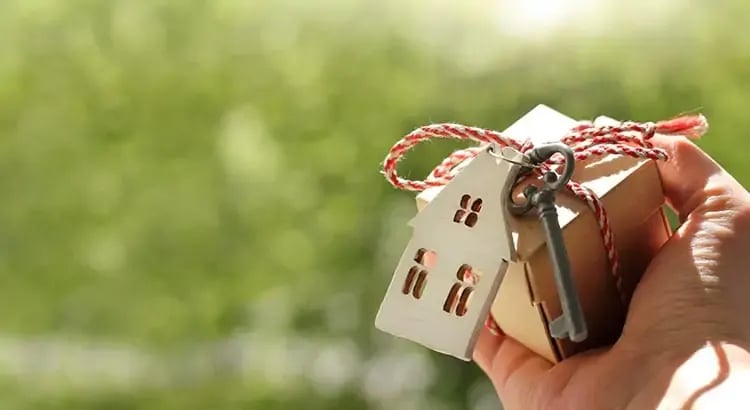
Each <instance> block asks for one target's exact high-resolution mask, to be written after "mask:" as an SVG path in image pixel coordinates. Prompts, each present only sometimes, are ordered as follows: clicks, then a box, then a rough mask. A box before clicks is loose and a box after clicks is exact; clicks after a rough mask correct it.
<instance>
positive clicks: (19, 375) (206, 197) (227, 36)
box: [0, 0, 750, 410]
mask: <svg viewBox="0 0 750 410" xmlns="http://www.w3.org/2000/svg"><path fill="white" fill-rule="evenodd" d="M748 21H750V3H748V2H746V1H742V0H735V1H687V0H669V1H658V2H656V1H651V0H631V1H628V2H615V1H614V0H612V1H599V2H594V1H586V0H565V1H551V0H549V1H545V0H533V1H532V0H525V1H523V0H502V1H497V0H493V1H490V0H462V1H454V2H448V1H437V0H433V1H428V0H408V1H407V0H399V1H396V0H359V1H344V0H338V1H336V0H307V1H302V0H298V1H292V0H277V1H262V0H247V1H241V0H214V1H210V0H202V1H200V0H183V1H178V0H173V1H166V0H151V1H136V0H119V1H118V0H112V1H107V0H67V1H62V0H60V1H54V0H4V1H2V2H0V167H1V168H0V169H1V171H0V192H2V200H0V246H1V247H0V252H2V253H1V257H0V307H2V314H1V315H0V408H2V409H18V410H24V409H39V410H42V409H44V410H53V409H54V410H57V409H118V410H120V409H122V410H125V409H158V410H172V409H175V410H176V409H180V410H182V409H298V408H302V409H339V408H340V409H395V410H400V409H438V410H440V409H472V410H489V409H493V408H498V406H499V402H498V400H497V398H496V397H495V395H494V392H493V390H492V387H491V385H490V384H489V383H488V382H487V381H486V380H485V378H484V377H483V376H482V375H481V374H480V372H479V371H478V370H477V368H476V366H475V365H474V364H472V363H463V362H460V361H458V360H454V359H451V358H448V357H445V356H442V355H439V354H437V353H433V352H429V351H427V350H426V349H422V348H420V347H418V346H415V345H413V344H411V343H408V342H405V341H402V340H397V339H395V338H393V337H390V336H388V335H385V334H382V333H380V332H378V331H376V330H375V329H374V327H373V320H374V315H375V313H376V311H377V308H378V305H379V303H380V299H381V297H382V295H383V292H384V291H385V288H386V286H387V285H388V281H389V280H390V275H391V272H392V269H393V268H394V267H395V263H396V261H397V258H398V256H399V254H400V252H401V249H402V247H403V246H404V245H405V243H406V241H407V239H408V236H409V230H408V227H407V225H406V222H407V220H408V218H409V217H410V216H411V215H413V213H414V211H415V208H414V199H413V195H412V194H410V193H407V192H401V191H396V190H395V189H393V188H392V187H391V186H390V185H388V184H387V183H386V181H385V180H384V179H383V178H382V176H381V175H380V173H379V172H380V166H381V161H382V159H383V158H384V156H385V154H386V152H387V150H388V149H389V148H390V146H391V145H392V144H393V143H394V142H395V141H396V140H397V139H398V138H400V137H401V136H402V135H404V134H405V133H407V132H409V131H411V130H412V129H414V128H417V127H419V126H421V125H426V124H429V123H433V122H446V121H451V122H459V123H463V124H470V125H477V126H482V127H487V128H495V129H503V128H505V127H506V126H507V125H509V124H510V123H511V122H513V121H514V120H515V119H517V118H518V117H519V116H521V115H522V114H523V113H525V112H526V111H528V110H529V109H531V108H532V107H533V106H535V105H536V104H539V103H544V104H548V105H550V106H552V107H554V108H556V109H558V110H560V111H562V112H564V113H566V114H567V115H569V116H573V117H576V118H580V119H592V118H594V117H596V116H598V115H600V114H606V115H608V116H611V117H615V118H619V119H632V120H638V121H649V120H659V119H664V118H668V117H671V116H673V115H675V114H678V113H680V112H683V111H691V110H695V109H697V108H701V110H702V111H703V112H704V113H705V114H706V115H707V117H708V119H709V121H710V123H711V131H710V133H709V134H708V135H707V136H706V137H705V138H704V139H703V140H702V141H701V142H700V144H701V145H702V146H703V147H705V149H706V150H707V151H709V152H710V153H711V154H712V155H713V156H714V157H716V158H717V159H718V160H719V161H720V162H721V163H722V164H723V165H724V166H725V167H726V168H727V169H728V170H729V171H730V172H732V173H733V174H734V175H735V176H736V177H737V178H738V179H740V180H741V181H742V182H743V183H744V184H746V185H747V184H748V183H750V165H748V164H749V162H748V161H747V160H746V155H747V152H746V151H745V149H748V148H750V142H748V136H747V133H746V130H747V129H748V128H750V115H748V114H747V111H748V106H747V104H746V101H747V99H748V96H750V35H748ZM458 146H460V145H459V144H451V143H449V142H440V143H434V144H427V146H424V147H420V148H418V149H417V150H416V151H415V152H414V153H412V154H411V155H410V156H409V160H408V161H407V162H406V163H404V164H403V166H402V167H401V168H400V170H401V173H402V174H403V175H405V176H408V177H412V178H422V177H423V176H424V175H425V174H426V173H427V172H428V171H429V170H430V169H431V167H432V166H433V165H434V164H436V163H437V162H438V161H439V160H440V159H442V158H443V156H445V155H446V154H447V153H449V152H450V151H451V150H452V149H455V148H456V147H458Z"/></svg>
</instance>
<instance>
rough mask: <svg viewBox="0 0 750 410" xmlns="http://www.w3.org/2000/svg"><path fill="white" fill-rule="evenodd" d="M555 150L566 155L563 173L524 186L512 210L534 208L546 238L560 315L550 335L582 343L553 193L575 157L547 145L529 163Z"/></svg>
mask: <svg viewBox="0 0 750 410" xmlns="http://www.w3.org/2000/svg"><path fill="white" fill-rule="evenodd" d="M556 153H560V154H562V155H563V156H565V168H564V169H563V171H562V175H560V176H558V175H557V174H556V173H555V172H553V171H549V172H547V173H546V174H545V175H544V185H543V186H542V187H541V188H537V187H534V186H528V187H526V189H525V190H524V196H525V197H526V198H527V202H526V203H525V204H521V205H518V204H515V203H514V202H511V212H512V213H514V214H516V215H519V214H523V213H526V212H527V211H529V210H531V209H532V208H536V210H537V215H538V218H539V220H540V221H541V223H542V227H543V229H544V232H545V236H546V239H547V249H548V250H549V257H550V261H551V263H552V267H553V270H554V274H555V282H556V284H557V293H558V295H559V298H560V305H561V308H562V315H560V316H559V317H557V318H556V319H554V320H553V321H552V322H551V323H550V325H549V331H550V334H551V335H552V337H554V338H556V339H562V338H565V337H567V338H569V339H570V340H571V341H573V342H581V341H583V340H585V339H586V337H587V336H588V330H587V328H586V320H585V318H584V316H583V309H582V308H581V302H580V299H579V297H578V291H577V289H576V287H575V283H574V281H573V276H572V273H571V268H570V261H569V259H568V252H567V250H566V248H565V241H564V240H563V235H562V228H561V227H560V223H559V220H558V218H557V209H556V208H555V192H556V191H557V190H559V189H560V188H562V187H563V186H565V183H567V182H568V181H569V180H570V177H571V176H572V175H573V170H574V161H575V159H574V157H573V152H572V151H571V150H570V148H568V147H567V146H566V145H564V144H548V145H544V146H541V147H538V148H536V149H534V150H532V152H531V153H530V154H529V157H530V160H531V163H532V164H534V163H535V164H539V163H541V162H543V161H545V160H547V159H549V158H550V157H551V156H552V155H554V154H556Z"/></svg>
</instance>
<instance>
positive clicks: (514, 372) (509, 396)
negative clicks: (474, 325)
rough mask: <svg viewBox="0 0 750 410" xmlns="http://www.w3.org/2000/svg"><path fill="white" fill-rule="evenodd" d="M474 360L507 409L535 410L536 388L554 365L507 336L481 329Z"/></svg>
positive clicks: (537, 394)
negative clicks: (529, 409)
mask: <svg viewBox="0 0 750 410" xmlns="http://www.w3.org/2000/svg"><path fill="white" fill-rule="evenodd" d="M474 360H475V361H476V363H477V364H478V365H479V367H480V368H481V369H482V370H483V371H484V372H485V373H486V374H487V375H488V376H489V378H490V380H491V381H492V384H493V385H494V386H495V389H496V390H497V392H498V395H499V396H500V400H501V401H502V402H503V404H504V405H505V407H506V408H509V409H521V408H523V409H526V408H532V407H533V406H532V405H531V403H534V402H535V401H537V400H538V397H539V393H540V390H538V389H535V387H537V386H538V384H539V382H540V381H541V378H542V377H543V376H544V375H545V373H546V372H547V371H548V370H549V369H550V368H552V364H551V363H550V362H548V361H547V360H545V359H543V358H542V357H540V356H538V355H536V354H535V353H533V352H531V351H530V350H528V349H527V348H525V347H524V346H522V345H521V344H519V343H518V342H516V341H515V340H513V339H511V338H509V337H507V336H495V335H493V334H492V333H490V332H489V330H487V329H482V333H481V334H480V336H479V340H478V342H477V347H476V350H475V353H474Z"/></svg>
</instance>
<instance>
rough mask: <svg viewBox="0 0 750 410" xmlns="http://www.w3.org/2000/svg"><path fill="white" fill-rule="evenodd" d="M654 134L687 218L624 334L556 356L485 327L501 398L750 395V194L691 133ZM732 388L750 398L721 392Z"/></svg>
mask: <svg viewBox="0 0 750 410" xmlns="http://www.w3.org/2000/svg"><path fill="white" fill-rule="evenodd" d="M652 141H653V142H654V144H655V145H657V146H658V147H660V148H663V149H665V150H667V152H669V154H670V159H669V160H668V161H666V162H663V163H659V168H660V172H661V176H662V182H663V185H664V190H665V194H666V197H667V200H668V203H669V205H670V206H671V207H672V208H673V209H674V210H675V211H676V212H677V213H678V214H679V215H680V220H681V221H682V225H681V226H680V228H679V229H678V230H677V231H676V232H675V234H674V235H673V237H672V238H670V240H669V241H668V242H667V243H666V244H665V245H664V247H663V248H662V250H661V251H660V252H659V254H658V255H657V256H656V257H655V258H654V260H653V261H652V262H651V264H650V265H649V267H648V269H647V270H646V272H645V273H644V276H643V278H642V280H641V282H640V283H639V285H638V287H637V289H636V291H635V293H634V295H633V297H632V300H631V304H630V308H629V312H628V316H627V319H626V322H625V326H624V329H623V332H622V335H621V337H620V338H619V340H618V341H617V342H616V343H615V344H614V345H613V346H611V347H608V348H605V349H598V350H595V351H591V352H586V353H583V354H580V355H576V356H574V357H571V358H569V359H566V360H565V361H563V362H561V363H559V364H557V365H552V364H551V363H549V362H548V361H546V360H545V359H543V358H542V357H540V356H537V355H536V354H534V353H532V352H531V351H529V350H528V349H526V348H524V347H523V346H522V345H520V344H519V343H517V342H516V341H514V340H512V339H511V338H509V337H507V336H494V335H492V334H491V333H489V331H487V330H486V329H484V330H483V333H482V334H481V335H480V338H479V341H478V344H477V347H476V350H475V354H474V359H475V361H476V363H477V364H478V365H479V366H480V367H481V368H482V370H484V372H485V373H486V374H487V375H488V376H489V378H490V380H491V381H492V383H493V385H494V386H495V388H496V390H497V392H498V394H499V396H500V399H501V401H502V402H503V405H504V407H505V408H506V409H508V410H516V409H523V410H533V409H575V410H580V409H610V408H612V409H651V408H665V409H676V408H702V407H701V406H704V405H708V406H709V407H710V408H721V409H729V408H732V407H729V406H730V404H734V405H739V406H742V408H746V407H747V403H748V402H750V389H748V388H747V386H750V376H749V375H750V321H748V320H747V316H748V312H750V296H748V295H750V194H749V193H748V191H747V190H746V189H745V188H743V187H742V186H741V185H740V183H739V182H737V181H736V180H735V179H734V178H732V177H731V176H730V175H729V174H728V173H726V172H725V171H724V170H723V169H722V168H721V167H720V166H719V165H718V164H717V163H716V162H715V161H713V160H712V159H711V158H710V157H709V156H708V155H707V154H705V153H704V152H703V151H701V150H700V149H699V148H698V147H697V146H695V145H694V144H693V143H691V142H690V141H688V140H686V139H677V138H675V137H660V136H656V137H654V139H653V140H652ZM742 379H744V381H741V380H742ZM743 388H744V389H745V390H743ZM729 389H736V391H735V392H737V393H741V394H742V395H744V399H742V398H740V397H735V396H732V398H733V401H732V402H729V403H722V404H720V405H719V404H717V403H718V401H719V400H721V399H722V398H724V397H727V396H728V395H731V394H730V393H729ZM742 403H745V404H744V405H743V404H742Z"/></svg>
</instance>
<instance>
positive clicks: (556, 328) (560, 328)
mask: <svg viewBox="0 0 750 410" xmlns="http://www.w3.org/2000/svg"><path fill="white" fill-rule="evenodd" d="M565 319H566V318H565V315H560V316H558V318H557V319H555V320H553V321H552V322H551V323H550V324H549V333H550V334H551V335H552V337H554V338H555V339H565V338H568V339H570V341H572V342H582V341H584V340H586V338H587V337H588V329H586V328H585V327H584V328H583V329H582V330H581V331H579V332H575V330H574V329H571V327H572V326H569V325H568V322H567V320H565Z"/></svg>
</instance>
